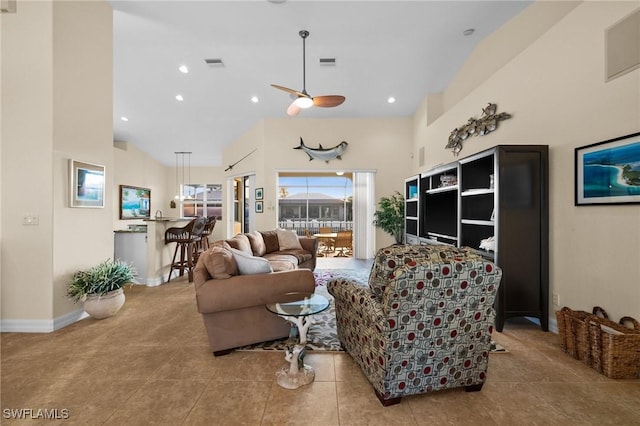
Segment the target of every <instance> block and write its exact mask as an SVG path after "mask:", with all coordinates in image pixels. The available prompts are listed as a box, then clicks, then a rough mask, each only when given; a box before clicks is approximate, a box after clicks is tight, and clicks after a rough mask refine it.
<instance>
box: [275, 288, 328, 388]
mask: <svg viewBox="0 0 640 426" xmlns="http://www.w3.org/2000/svg"><path fill="white" fill-rule="evenodd" d="M278 300H279V301H278V302H276V303H269V304H267V305H266V307H267V309H268V310H269V312H272V313H274V314H276V315H279V316H280V317H282V318H284V319H285V320H287V321H289V322H291V324H292V325H291V332H290V333H289V338H294V337H295V335H296V334H297V335H298V336H299V339H298V341H297V342H296V343H295V344H294V346H293V348H289V349H287V351H286V354H285V357H284V359H285V360H286V361H287V362H288V364H287V365H285V366H284V367H282V368H280V369H279V370H278V371H277V372H276V376H277V382H278V384H279V385H280V386H282V387H283V388H287V389H297V388H299V387H300V386H303V385H306V384H309V383H311V382H313V380H314V379H315V376H316V373H315V372H314V371H313V368H312V367H311V366H310V365H306V364H305V363H304V355H305V350H304V348H305V343H307V331H308V330H309V327H310V326H311V325H312V324H313V323H314V321H313V315H315V314H318V313H320V312H322V311H324V310H325V309H327V308H328V307H329V301H328V300H327V298H326V297H324V296H321V295H319V294H314V293H285V294H283V295H282V296H281V297H279V298H278Z"/></svg>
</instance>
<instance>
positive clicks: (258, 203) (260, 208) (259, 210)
mask: <svg viewBox="0 0 640 426" xmlns="http://www.w3.org/2000/svg"><path fill="white" fill-rule="evenodd" d="M263 211H264V205H263V204H262V201H256V213H262V212H263Z"/></svg>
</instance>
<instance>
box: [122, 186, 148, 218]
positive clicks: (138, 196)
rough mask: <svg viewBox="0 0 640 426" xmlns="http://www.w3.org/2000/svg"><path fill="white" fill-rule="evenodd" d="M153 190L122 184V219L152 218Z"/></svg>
mask: <svg viewBox="0 0 640 426" xmlns="http://www.w3.org/2000/svg"><path fill="white" fill-rule="evenodd" d="M150 218H151V190H150V189H149V188H140V187H138V186H129V185H120V219H121V220H125V219H150Z"/></svg>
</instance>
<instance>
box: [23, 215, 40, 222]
mask: <svg viewBox="0 0 640 426" xmlns="http://www.w3.org/2000/svg"><path fill="white" fill-rule="evenodd" d="M39 222H40V220H39V218H38V214H37V213H25V214H23V215H22V224H23V225H37V224H38V223H39Z"/></svg>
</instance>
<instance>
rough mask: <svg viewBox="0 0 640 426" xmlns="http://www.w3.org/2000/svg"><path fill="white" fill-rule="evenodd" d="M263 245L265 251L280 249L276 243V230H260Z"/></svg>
mask: <svg viewBox="0 0 640 426" xmlns="http://www.w3.org/2000/svg"><path fill="white" fill-rule="evenodd" d="M260 233H261V234H262V239H263V240H264V245H265V246H266V249H267V253H273V252H274V251H280V245H278V233H277V232H276V231H260Z"/></svg>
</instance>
